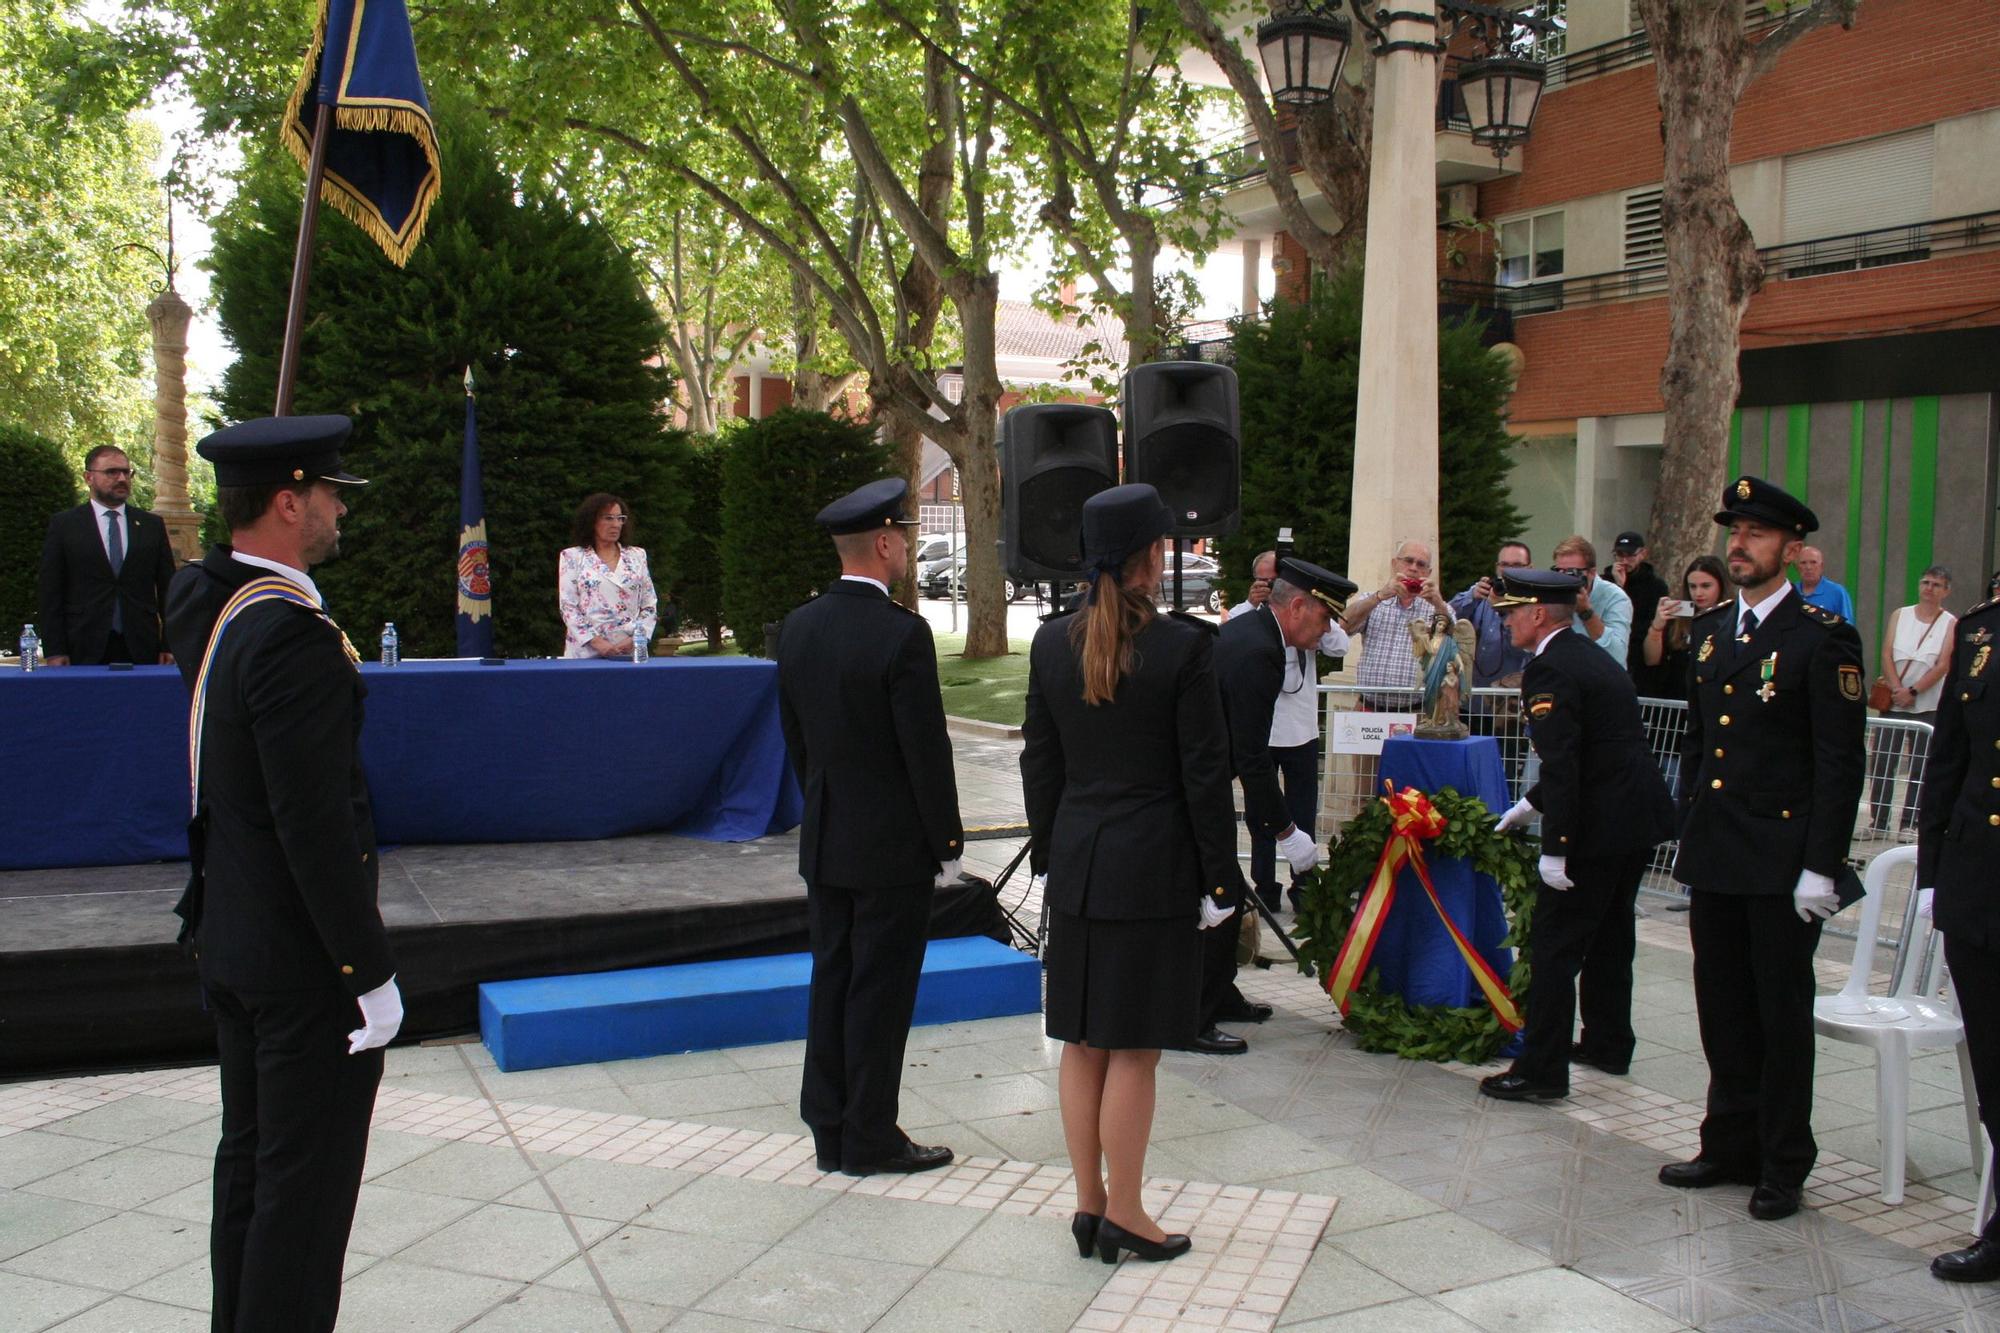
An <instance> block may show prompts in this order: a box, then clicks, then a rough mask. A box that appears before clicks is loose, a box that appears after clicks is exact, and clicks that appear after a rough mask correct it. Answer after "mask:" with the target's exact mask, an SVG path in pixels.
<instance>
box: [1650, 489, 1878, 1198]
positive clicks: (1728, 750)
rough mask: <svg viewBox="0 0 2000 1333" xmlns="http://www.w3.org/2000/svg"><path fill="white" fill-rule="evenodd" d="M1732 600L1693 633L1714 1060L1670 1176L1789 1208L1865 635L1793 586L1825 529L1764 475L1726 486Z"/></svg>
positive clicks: (1846, 824)
mask: <svg viewBox="0 0 2000 1333" xmlns="http://www.w3.org/2000/svg"><path fill="white" fill-rule="evenodd" d="M1715 521H1716V522H1717V523H1719V524H1722V525H1723V526H1725V527H1727V528H1728V529H1729V539H1728V566H1729V580H1730V582H1731V583H1733V584H1735V585H1736V588H1737V597H1736V600H1735V601H1734V602H1730V603H1725V604H1724V605H1722V606H1720V607H1717V608H1716V609H1715V610H1713V611H1711V612H1709V613H1708V614H1707V615H1705V616H1701V617H1699V618H1697V619H1696V620H1695V622H1694V623H1693V625H1692V626H1691V627H1690V629H1689V642H1690V643H1691V644H1692V645H1693V647H1694V651H1693V654H1692V657H1691V662H1690V677H1691V679H1690V681H1689V690H1688V709H1687V731H1686V733H1685V734H1684V736H1683V737H1682V741H1681V790H1680V793H1679V798H1680V807H1681V830H1680V852H1679V855H1678V856H1677V858H1676V859H1675V862H1674V878H1675V879H1677V880H1679V881H1680V882H1681V883H1683V884H1686V885H1688V886H1690V889H1691V894H1690V903H1689V912H1688V932H1689V935H1690V937H1691V939H1692V942H1693V944H1694V988H1695V1004H1696V1008H1697V1011H1698V1015H1699V1018H1700V1023H1701V1043H1702V1050H1703V1052H1704V1053H1705V1054H1706V1055H1707V1057H1708V1067H1709V1089H1708V1114H1707V1116H1706V1118H1705V1119H1704V1120H1703V1121H1702V1127H1701V1152H1700V1155H1699V1156H1697V1157H1696V1158H1695V1159H1694V1160H1693V1161H1691V1162H1675V1163H1670V1164H1668V1165H1667V1166H1665V1167H1663V1168H1661V1171H1660V1179H1661V1181H1662V1183H1664V1184H1668V1185H1679V1186H1686V1187H1690V1188H1702V1187H1706V1186H1710V1185H1720V1184H1730V1183H1738V1184H1747V1185H1751V1186H1754V1187H1755V1188H1754V1190H1753V1192H1752V1194H1751V1196H1750V1214H1751V1216H1753V1217H1758V1218H1763V1219H1772V1218H1779V1217H1786V1216H1789V1215H1790V1214H1792V1213H1794V1212H1796V1211H1797V1210H1798V1207H1799V1192H1800V1190H1801V1189H1802V1187H1803V1186H1804V1184H1805V1179H1806V1176H1807V1174H1808V1173H1810V1172H1811V1170H1812V1166H1813V1160H1814V1158H1815V1156H1816V1155H1817V1153H1818V1146H1817V1144H1816V1143H1815V1142H1814V1140H1813V1133H1812V1071H1813V1026H1812V1001H1813V969H1812V960H1813V952H1814V950H1815V949H1816V948H1817V947H1818V944H1819V936H1820V926H1821V923H1822V922H1823V921H1824V920H1825V919H1826V918H1827V917H1828V916H1831V915H1832V914H1833V913H1834V912H1835V911H1837V910H1839V906H1840V903H1841V902H1842V900H1843V898H1842V895H1841V893H1840V892H1839V891H1838V889H1837V885H1842V886H1845V887H1848V888H1850V889H1851V888H1854V887H1858V886H1855V885H1854V883H1853V881H1854V872H1853V871H1852V870H1851V869H1849V868H1848V866H1847V861H1846V857H1847V846H1848V841H1849V839H1850V837H1851V836H1852V834H1853V831H1854V815H1855V811H1856V809H1857V808H1858V806H1859V803H1860V800H1861V786H1862V768H1863V747H1864V740H1863V735H1864V729H1865V726H1866V717H1867V709H1866V706H1865V704H1864V702H1863V691H1862V685H1861V639H1860V636H1859V635H1857V634H1856V633H1855V631H1854V627H1853V626H1852V625H1850V624H1848V623H1847V622H1846V621H1844V620H1842V619H1841V618H1840V617H1839V616H1838V615H1835V614H1834V613H1833V612H1831V611H1825V610H1822V609H1821V608H1819V607H1817V606H1813V605H1812V604H1810V603H1808V602H1807V601H1806V600H1805V599H1804V598H1803V597H1801V596H1799V594H1798V591H1797V589H1795V588H1793V587H1792V585H1791V584H1790V583H1789V582H1788V581H1787V580H1786V577H1785V567H1786V565H1788V564H1790V563H1791V562H1792V561H1793V560H1794V559H1795V558H1796V557H1797V555H1798V551H1799V547H1800V546H1801V545H1802V544H1803V542H1804V539H1805V536H1806V534H1808V533H1810V532H1812V531H1813V530H1814V529H1815V528H1817V527H1818V526H1819V520H1818V519H1817V517H1816V516H1815V515H1814V514H1813V512H1812V510H1811V509H1809V508H1807V507H1806V506H1805V505H1804V504H1803V503H1801V502H1800V501H1799V500H1798V499H1797V498H1796V497H1794V496H1792V495H1789V494H1787V493H1786V492H1785V491H1784V490H1782V489H1781V488H1779V487H1777V486H1774V485H1772V484H1771V483H1770V482H1768V481H1764V480H1763V479H1761V478H1758V477H1739V478H1737V479H1736V480H1735V481H1733V482H1731V483H1730V484H1729V485H1728V486H1727V487H1726V488H1725V489H1724V491H1723V496H1722V507H1721V509H1720V510H1719V511H1718V512H1717V514H1716V516H1715Z"/></svg>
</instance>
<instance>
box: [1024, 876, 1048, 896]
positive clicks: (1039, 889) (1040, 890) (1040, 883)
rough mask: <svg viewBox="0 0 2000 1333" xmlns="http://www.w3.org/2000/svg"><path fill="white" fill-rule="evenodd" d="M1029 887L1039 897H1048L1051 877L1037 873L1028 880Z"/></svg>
mask: <svg viewBox="0 0 2000 1333" xmlns="http://www.w3.org/2000/svg"><path fill="white" fill-rule="evenodd" d="M1028 887H1029V888H1031V889H1033V890H1034V891H1035V895H1036V896H1037V897H1040V898H1046V897H1048V896H1049V877H1048V876H1047V875H1037V876H1035V877H1034V878H1033V879H1031V880H1029V881H1028Z"/></svg>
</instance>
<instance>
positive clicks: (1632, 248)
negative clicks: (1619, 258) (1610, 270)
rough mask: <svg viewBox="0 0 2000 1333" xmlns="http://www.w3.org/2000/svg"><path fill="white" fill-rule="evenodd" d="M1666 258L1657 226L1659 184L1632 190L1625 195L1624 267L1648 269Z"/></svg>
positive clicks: (1662, 238) (1663, 244) (1665, 245)
mask: <svg viewBox="0 0 2000 1333" xmlns="http://www.w3.org/2000/svg"><path fill="white" fill-rule="evenodd" d="M1666 260H1667V241H1666V235H1665V233H1664V232H1663V231H1662V230H1661V229H1660V187H1659V186H1657V185H1655V186H1652V187H1651V188H1649V189H1644V190H1633V191H1632V192H1631V193H1629V194H1627V195H1626V196H1625V264H1624V266H1625V267H1626V268H1628V269H1632V268H1652V267H1654V266H1656V265H1659V264H1664V263H1665V262H1666Z"/></svg>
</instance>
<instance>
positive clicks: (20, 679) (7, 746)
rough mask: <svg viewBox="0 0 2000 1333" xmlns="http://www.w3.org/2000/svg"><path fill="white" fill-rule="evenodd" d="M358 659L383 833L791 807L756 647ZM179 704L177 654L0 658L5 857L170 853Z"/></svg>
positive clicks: (582, 825) (559, 832)
mask: <svg viewBox="0 0 2000 1333" xmlns="http://www.w3.org/2000/svg"><path fill="white" fill-rule="evenodd" d="M362 675H363V678H364V679H365V681H366V682H367V685H368V700H367V704H366V710H367V721H366V723H365V725H364V726H363V728H362V736H361V757H362V764H363V767H364V768H365V769H366V771H367V774H368V786H369V793H370V795H371V797H372V798H373V801H374V808H375V823H376V835H377V837H378V838H379V839H380V841H381V842H383V843H385V844H388V843H439V842H544V841H556V840H568V839H593V838H611V837H619V836H623V835H626V834H633V833H646V832H655V831H672V832H676V833H681V834H684V835H686V836H688V837H694V838H703V839H707V840H710V841H727V842H736V841H743V840H746V839H750V838H756V837H762V836H763V835H764V834H767V833H777V832H782V831H784V830H785V829H788V828H791V827H792V826H793V825H795V824H797V823H798V822H799V814H800V799H799V792H798V785H797V783H796V782H795V781H794V780H793V778H792V773H791V766H790V763H789V761H788V760H787V758H786V754H785V742H784V736H783V733H782V731H781V730H780V728H779V725H778V673H777V668H776V666H775V665H774V664H772V663H770V662H765V661H759V660H755V659H750V658H715V659H675V658H659V659H655V660H653V661H650V662H646V663H643V664H634V663H631V662H596V661H581V662H578V661H569V662H559V661H516V662H509V663H507V664H506V665H505V666H498V667H482V666H480V665H478V664H477V663H472V662H424V661H412V662H405V663H404V664H403V665H401V666H399V667H394V668H388V669H385V668H382V667H379V666H375V665H373V664H368V665H364V666H363V667H362ZM187 711H188V699H187V692H186V690H185V689H184V688H183V687H182V685H181V680H180V674H179V672H178V671H176V670H175V669H174V668H172V667H138V668H135V669H134V670H131V671H117V672H114V671H110V670H107V669H105V668H102V667H63V668H57V669H52V670H46V671H38V672H35V673H34V674H33V675H31V676H23V675H22V674H21V673H19V672H6V673H0V760H4V762H5V763H6V765H7V768H6V772H7V773H8V783H9V787H10V790H11V793H12V794H11V796H10V798H9V799H8V800H7V801H5V802H0V869H6V870H25V869H37V868H43V867H51V866H78V865H129V864H135V863H138V862H144V861H162V860H176V859H179V858H182V857H185V856H186V855H187V833H186V829H187V818H188V778H187Z"/></svg>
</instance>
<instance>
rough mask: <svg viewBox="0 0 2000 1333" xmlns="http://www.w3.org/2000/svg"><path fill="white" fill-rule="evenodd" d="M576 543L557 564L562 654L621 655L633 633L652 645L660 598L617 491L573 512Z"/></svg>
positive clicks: (627, 651) (627, 650)
mask: <svg viewBox="0 0 2000 1333" xmlns="http://www.w3.org/2000/svg"><path fill="white" fill-rule="evenodd" d="M574 536H575V540H576V545H574V546H572V547H570V548H569V549H568V550H566V551H564V552H563V553H562V556H561V557H560V559H559V560H558V561H557V564H556V600H557V601H558V602H559V603H560V604H561V606H562V618H563V627H564V631H565V632H564V635H563V656H564V657H622V656H627V655H629V654H630V653H631V651H632V640H633V638H634V637H635V636H637V637H643V639H644V640H645V641H646V642H648V643H650V642H651V641H652V638H653V626H654V625H655V624H656V623H657V622H658V621H659V618H660V599H659V596H658V594H656V593H655V592H654V591H653V578H652V575H651V574H650V573H648V572H647V569H646V553H645V552H644V551H642V550H640V549H639V548H638V547H636V546H633V545H632V544H631V542H632V515H631V511H630V510H629V509H627V508H626V505H625V502H624V501H623V500H621V499H619V498H618V497H617V496H615V495H607V494H604V493H603V492H599V493H598V494H596V495H592V496H590V497H589V498H587V499H586V500H584V502H583V505H582V507H581V508H579V509H578V510H577V511H576V527H575V533H574Z"/></svg>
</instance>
